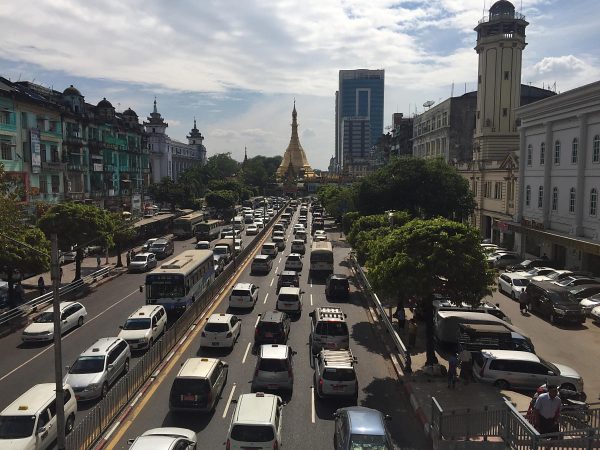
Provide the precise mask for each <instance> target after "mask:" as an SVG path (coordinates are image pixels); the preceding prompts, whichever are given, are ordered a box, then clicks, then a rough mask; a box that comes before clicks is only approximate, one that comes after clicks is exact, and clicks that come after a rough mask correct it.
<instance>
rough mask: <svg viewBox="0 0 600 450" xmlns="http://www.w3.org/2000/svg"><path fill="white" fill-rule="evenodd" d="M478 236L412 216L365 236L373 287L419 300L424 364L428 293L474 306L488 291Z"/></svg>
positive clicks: (430, 345) (490, 277) (489, 277)
mask: <svg viewBox="0 0 600 450" xmlns="http://www.w3.org/2000/svg"><path fill="white" fill-rule="evenodd" d="M479 241H480V237H479V232H478V231H477V230H476V229H475V228H472V227H470V226H468V225H465V224H462V223H458V222H453V221H450V220H447V219H443V218H436V219H430V220H424V219H414V220H412V221H410V222H408V223H406V224H405V225H403V226H401V227H397V228H392V229H391V230H390V232H389V233H387V234H385V235H383V236H378V238H377V239H374V240H371V241H370V245H369V255H368V259H367V262H366V264H367V267H368V268H369V272H368V276H369V280H370V281H371V283H372V285H373V287H374V288H375V289H376V290H377V291H378V292H381V293H384V294H387V295H399V296H400V298H399V302H401V301H403V300H404V299H407V298H414V299H416V300H417V301H418V302H420V303H421V306H422V308H423V311H424V316H425V324H426V334H427V363H429V364H433V363H435V362H436V357H435V349H434V341H433V304H432V302H433V294H434V293H444V294H446V295H448V297H449V298H450V299H452V300H453V301H456V302H458V301H460V302H466V303H468V304H471V305H477V304H478V303H479V302H480V301H481V299H482V298H483V297H485V296H486V295H489V294H490V293H491V291H492V288H491V286H492V283H493V282H494V274H493V272H492V271H491V270H490V269H488V267H487V264H486V261H485V258H484V255H483V253H482V251H481V247H480V245H479ZM398 293H399V294H398Z"/></svg>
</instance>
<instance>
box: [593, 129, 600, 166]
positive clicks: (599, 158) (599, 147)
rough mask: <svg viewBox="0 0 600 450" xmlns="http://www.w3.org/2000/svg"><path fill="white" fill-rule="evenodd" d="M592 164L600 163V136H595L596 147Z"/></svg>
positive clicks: (594, 147) (594, 146)
mask: <svg viewBox="0 0 600 450" xmlns="http://www.w3.org/2000/svg"><path fill="white" fill-rule="evenodd" d="M592 162H595V163H597V162H600V136H599V135H596V136H594V145H593V148H592Z"/></svg>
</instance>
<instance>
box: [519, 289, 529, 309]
mask: <svg viewBox="0 0 600 450" xmlns="http://www.w3.org/2000/svg"><path fill="white" fill-rule="evenodd" d="M528 308H529V294H528V293H527V289H523V290H522V291H521V294H520V295H519V309H520V310H521V314H525V313H526V312H527V309H528Z"/></svg>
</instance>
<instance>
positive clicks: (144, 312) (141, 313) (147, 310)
mask: <svg viewBox="0 0 600 450" xmlns="http://www.w3.org/2000/svg"><path fill="white" fill-rule="evenodd" d="M160 308H162V306H160V305H144V306H141V307H139V308H138V309H136V310H135V311H134V312H133V314H131V315H130V316H129V318H130V319H135V318H144V319H145V318H148V317H150V315H151V314H152V313H153V312H155V311H158V310H159V309H160Z"/></svg>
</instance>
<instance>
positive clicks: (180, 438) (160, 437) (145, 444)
mask: <svg viewBox="0 0 600 450" xmlns="http://www.w3.org/2000/svg"><path fill="white" fill-rule="evenodd" d="M127 442H128V444H129V445H130V447H129V450H147V449H152V450H196V443H197V438H196V432H195V431H193V430H188V429H187V428H176V427H163V428H152V429H150V430H148V431H144V432H143V433H142V434H141V435H140V436H138V437H137V438H136V439H130V440H128V441H127Z"/></svg>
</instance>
